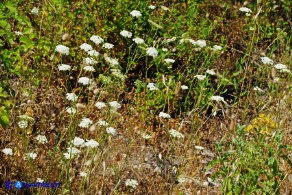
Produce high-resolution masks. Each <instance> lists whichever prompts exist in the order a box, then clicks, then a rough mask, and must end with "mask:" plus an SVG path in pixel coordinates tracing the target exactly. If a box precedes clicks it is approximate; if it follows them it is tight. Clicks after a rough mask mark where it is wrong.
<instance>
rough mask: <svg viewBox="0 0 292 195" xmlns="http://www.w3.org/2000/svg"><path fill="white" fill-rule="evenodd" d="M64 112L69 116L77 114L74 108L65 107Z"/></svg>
mask: <svg viewBox="0 0 292 195" xmlns="http://www.w3.org/2000/svg"><path fill="white" fill-rule="evenodd" d="M66 112H67V113H69V114H75V113H76V112H77V110H76V108H72V107H67V108H66Z"/></svg>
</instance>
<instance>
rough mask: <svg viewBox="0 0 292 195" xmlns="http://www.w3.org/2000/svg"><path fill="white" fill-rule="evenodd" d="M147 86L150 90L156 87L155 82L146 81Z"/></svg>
mask: <svg viewBox="0 0 292 195" xmlns="http://www.w3.org/2000/svg"><path fill="white" fill-rule="evenodd" d="M147 88H148V89H149V90H150V91H155V90H157V89H158V87H156V85H155V83H148V85H147Z"/></svg>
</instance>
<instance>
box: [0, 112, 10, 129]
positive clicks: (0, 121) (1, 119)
mask: <svg viewBox="0 0 292 195" xmlns="http://www.w3.org/2000/svg"><path fill="white" fill-rule="evenodd" d="M0 124H1V125H2V127H3V128H6V127H7V126H8V124H9V117H8V116H6V115H2V116H1V117H0Z"/></svg>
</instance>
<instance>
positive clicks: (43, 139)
mask: <svg viewBox="0 0 292 195" xmlns="http://www.w3.org/2000/svg"><path fill="white" fill-rule="evenodd" d="M36 140H37V141H38V142H39V143H41V144H45V143H47V142H48V140H47V138H46V136H45V135H37V136H36Z"/></svg>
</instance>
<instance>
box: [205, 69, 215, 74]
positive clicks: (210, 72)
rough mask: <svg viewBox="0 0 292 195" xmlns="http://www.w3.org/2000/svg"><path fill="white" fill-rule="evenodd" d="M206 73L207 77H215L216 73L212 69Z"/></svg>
mask: <svg viewBox="0 0 292 195" xmlns="http://www.w3.org/2000/svg"><path fill="white" fill-rule="evenodd" d="M206 73H207V74H209V75H216V72H215V71H214V70H213V69H208V70H206Z"/></svg>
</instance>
